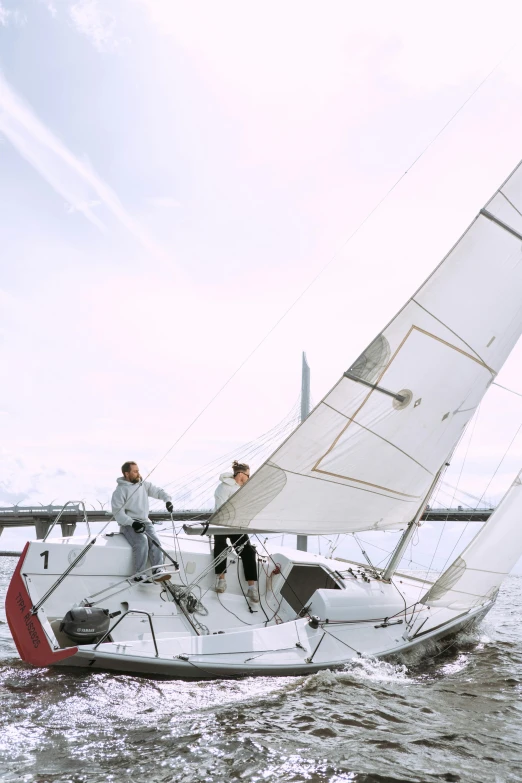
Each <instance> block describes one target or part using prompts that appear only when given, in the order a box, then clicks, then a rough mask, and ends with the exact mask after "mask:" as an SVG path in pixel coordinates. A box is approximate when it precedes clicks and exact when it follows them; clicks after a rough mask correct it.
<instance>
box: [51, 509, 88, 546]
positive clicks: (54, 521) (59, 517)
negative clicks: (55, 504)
mask: <svg viewBox="0 0 522 783" xmlns="http://www.w3.org/2000/svg"><path fill="white" fill-rule="evenodd" d="M69 506H76V509H77V510H79V509H80V508H81V509H82V510H83V521H84V522H85V524H86V525H87V533H88V536H89V538H90V537H91V526H90V524H89V519H88V517H87V510H86V508H85V503H84V502H83V500H68V501H67V503H65V504H64V505H63V506H62V508H61V509H60V511H59V513H58V515H57V516H56V517H55V519H53V521H52V522H51V524H50V525H49V529H48V530H47V533H46V534H45V536H44V537H43V539H42V540H43V541H47V539H48V538H49V534H50V533H51V531H52V529H53V528H54V526H55V525H56V523H57V522H59V521H60V519H61V517H62V516H63V514H64V512H65V509H66V508H68V507H69Z"/></svg>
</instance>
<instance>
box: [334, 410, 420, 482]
mask: <svg viewBox="0 0 522 783" xmlns="http://www.w3.org/2000/svg"><path fill="white" fill-rule="evenodd" d="M323 405H326V407H327V408H331V409H332V410H333V411H334V412H335V413H338V414H339V416H344V418H345V419H348V421H353V423H354V424H357V426H358V427H361V428H362V429H363V430H366V432H369V433H370V434H371V435H375V437H376V438H380V440H383V441H384V442H385V443H388V445H389V446H392V447H393V448H394V449H397V451H400V452H401V454H404V456H405V457H408V459H411V460H412V462H415V464H416V465H418V466H419V467H420V468H422V469H423V470H425V471H426V472H427V473H429V474H430V476H433V472H432V471H431V470H429V468H427V467H425V466H424V465H423V464H422V463H421V462H419V461H418V460H416V459H415V457H412V456H411V454H408V452H406V451H404V450H403V449H401V448H400V447H399V446H396V445H395V443H392V442H391V440H388V439H387V438H384V437H383V436H382V435H379V433H378V432H374V431H373V430H371V429H370V428H369V427H365V426H364V424H361V423H360V422H358V421H355V419H352V418H351V417H350V416H347V415H346V413H342V412H341V411H338V410H337V408H334V407H333V405H330V403H328V402H323ZM356 480H357V479H356ZM392 492H395V490H392Z"/></svg>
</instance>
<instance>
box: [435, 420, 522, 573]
mask: <svg viewBox="0 0 522 783" xmlns="http://www.w3.org/2000/svg"><path fill="white" fill-rule="evenodd" d="M521 429H522V422H520V424H519V426H518V429H517V431H516V432H515V434H514V435H513V437H512V439H511V443H510V444H509V446H508V447H507V449H506V450H505V452H504V455H503V457H502V459H501V460H500V462H499V463H498V465H497V467H496V469H495V472H494V473H493V475H492V476H491V478H490V480H489V481H488V484H487V486H486V489H485V490H484V492H483V493H482V495H481V497H480V500H482V498H483V497H484V495H485V494H486V492H487V491H488V488H489V486H490V484H491V482H492V481H493V479H494V478H495V476H496V475H497V473H498V471H499V470H500V466H501V465H502V463H503V462H504V460H505V458H506V457H507V454H508V452H509V450H510V449H511V446H512V445H513V443H514V442H515V440H516V438H517V436H518V433H519V432H520V430H521ZM479 502H480V501H479ZM468 525H469V520H468V522H466V524H465V526H464V529H463V530H462V532H461V534H460V536H459V537H458V539H457V542H456V544H455V546H454V547H453V549H452V550H451V552H450V553H449V555H448V557H447V558H446V562H445V563H444V565H443V567H442V571H444V570H445V569H446V566H447V565H448V562H449V560H450V558H451V556H452V555H453V553H454V551H455V549H456V548H457V546H458V545H459V543H460V541H461V539H462V536H463V535H464V533H465V532H466V530H467V529H468Z"/></svg>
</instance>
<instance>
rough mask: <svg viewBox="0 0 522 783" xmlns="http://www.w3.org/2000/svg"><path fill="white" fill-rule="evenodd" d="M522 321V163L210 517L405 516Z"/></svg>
mask: <svg viewBox="0 0 522 783" xmlns="http://www.w3.org/2000/svg"><path fill="white" fill-rule="evenodd" d="M521 332H522V164H519V166H518V167H517V168H516V169H515V171H514V172H513V174H512V175H511V176H510V177H509V179H508V180H507V181H506V182H505V183H504V185H503V186H502V187H501V188H500V189H499V190H498V191H497V193H495V195H494V196H493V198H492V199H491V200H490V201H489V202H488V204H487V205H486V207H485V208H484V209H483V210H481V212H480V213H479V214H478V215H477V217H476V218H475V220H474V221H473V223H472V224H471V225H470V227H469V228H468V229H467V231H466V232H465V234H464V235H463V236H462V237H461V239H460V240H459V241H458V243H457V244H456V245H455V246H454V247H453V249H452V250H451V251H450V252H449V254H448V255H447V256H446V258H445V259H444V260H443V261H442V262H441V264H440V265H439V266H438V267H437V269H436V270H435V271H434V272H433V273H432V275H431V276H430V277H429V278H428V279H427V281H426V282H425V283H424V284H423V285H422V286H421V288H420V289H419V290H418V291H417V292H416V293H415V294H414V295H413V297H412V298H411V299H410V300H409V301H408V302H407V303H406V305H405V306H404V307H403V308H402V310H401V311H400V312H399V313H398V314H397V315H396V316H395V318H394V319H393V320H392V321H391V322H390V323H389V324H388V326H387V327H386V328H385V329H384V330H383V332H382V333H381V334H379V335H378V337H377V338H376V339H375V340H374V341H373V342H372V343H371V345H369V346H368V348H367V349H366V350H365V351H364V353H363V354H362V355H361V356H360V357H359V358H358V359H357V361H356V362H355V363H354V364H352V365H351V367H350V368H349V370H348V372H347V375H343V377H341V378H340V380H339V381H338V382H337V384H336V385H335V386H334V387H333V389H332V390H331V391H330V392H329V393H328V394H327V395H326V397H325V398H324V399H323V400H322V401H321V402H320V403H319V404H318V405H317V407H316V408H315V409H314V410H313V412H312V413H311V414H310V416H309V417H308V418H307V419H306V420H305V421H304V422H303V423H302V424H301V425H300V426H299V427H298V429H297V430H295V432H294V433H292V435H290V437H289V438H288V439H287V440H286V441H285V442H284V443H283V444H282V445H281V446H280V447H279V448H278V449H277V450H276V451H275V452H274V453H273V454H272V456H271V457H270V458H269V459H268V460H267V461H266V462H265V463H264V464H263V465H262V466H261V468H260V469H259V470H258V471H256V473H255V474H254V475H253V476H252V478H251V479H250V481H249V482H248V483H247V484H245V485H244V486H243V487H242V488H241V490H240V491H239V492H237V493H236V494H235V495H233V496H232V497H231V498H230V499H229V500H228V501H227V502H226V503H225V504H224V505H223V506H222V507H221V508H220V509H219V510H218V511H217V512H216V513H215V514H214V516H213V517H212V523H213V524H218V525H226V526H227V527H230V526H232V527H239V528H245V529H248V528H253V529H256V530H266V531H275V530H277V531H282V532H283V531H284V532H288V533H303V534H306V533H307V534H325V533H340V532H355V531H359V530H369V529H377V530H387V529H397V528H401V527H404V525H405V524H406V523H408V522H409V521H411V520H412V519H413V517H414V516H415V513H416V511H417V509H418V508H419V505H420V504H421V503H422V501H423V498H424V496H425V495H426V493H427V492H428V489H429V487H430V485H431V484H432V482H433V479H434V476H435V475H436V473H437V471H438V470H439V468H440V467H441V465H442V464H443V463H444V461H445V460H446V459H447V458H448V456H449V455H450V454H451V452H452V451H453V449H454V448H455V445H456V444H457V442H458V440H459V438H460V436H461V435H462V432H463V430H464V428H465V427H466V425H467V423H468V421H469V419H470V418H471V416H472V415H473V413H474V411H475V410H476V408H477V406H478V404H479V402H480V400H481V399H482V397H483V396H484V394H485V392H486V391H487V389H488V387H489V385H490V384H491V382H492V381H493V379H494V378H495V376H496V374H497V373H498V371H499V370H500V368H501V367H502V365H503V363H504V361H505V360H506V358H507V356H508V355H509V353H510V351H511V350H512V348H513V347H514V345H515V343H516V342H517V340H518V338H519V336H520V334H521ZM348 376H349V377H348ZM368 384H370V386H369V385H368ZM372 384H373V385H374V386H377V387H379V388H378V389H376V388H371V385H372ZM382 389H385V390H388V391H392V392H393V393H394V394H395V395H396V396H389V395H388V394H386V393H384V391H382Z"/></svg>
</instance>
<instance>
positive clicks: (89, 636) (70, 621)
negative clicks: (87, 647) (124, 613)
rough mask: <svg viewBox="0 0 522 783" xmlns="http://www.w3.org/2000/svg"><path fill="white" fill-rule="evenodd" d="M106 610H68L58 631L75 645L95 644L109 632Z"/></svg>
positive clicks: (95, 608)
mask: <svg viewBox="0 0 522 783" xmlns="http://www.w3.org/2000/svg"><path fill="white" fill-rule="evenodd" d="M110 622H111V620H110V616H109V610H108V609H101V608H100V607H99V606H77V607H76V608H74V609H69V611H68V612H67V614H66V615H65V617H64V618H63V620H62V622H61V623H60V631H62V632H63V633H64V634H66V636H68V637H69V639H72V641H73V642H76V644H95V643H96V642H98V641H99V640H100V639H101V638H102V637H103V636H105V634H106V633H107V631H108V630H109V626H110Z"/></svg>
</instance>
